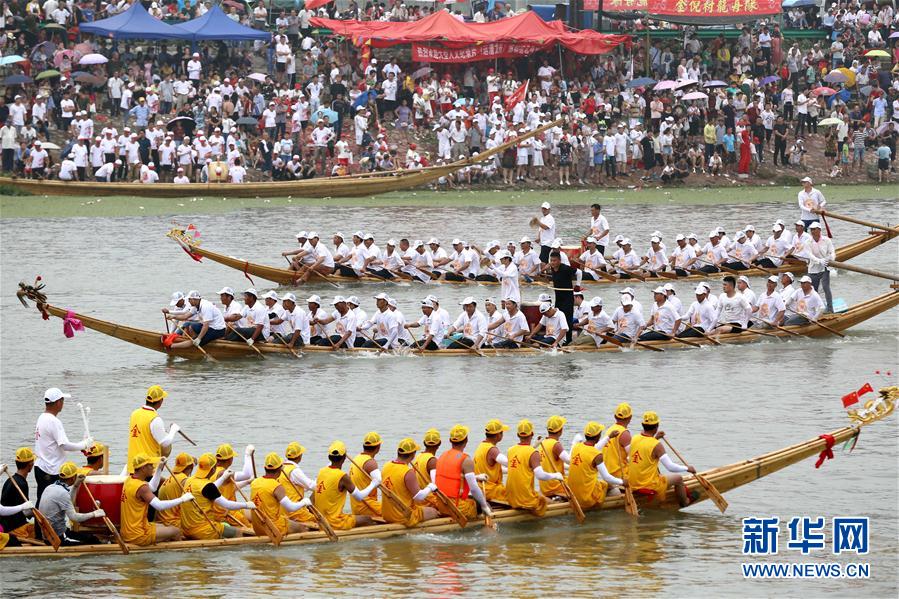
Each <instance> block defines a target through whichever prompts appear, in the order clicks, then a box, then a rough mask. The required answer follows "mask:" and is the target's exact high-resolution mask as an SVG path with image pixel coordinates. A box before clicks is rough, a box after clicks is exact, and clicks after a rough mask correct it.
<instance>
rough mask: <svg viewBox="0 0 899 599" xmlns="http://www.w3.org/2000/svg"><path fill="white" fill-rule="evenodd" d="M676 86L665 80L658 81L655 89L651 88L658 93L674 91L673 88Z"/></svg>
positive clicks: (672, 82)
mask: <svg viewBox="0 0 899 599" xmlns="http://www.w3.org/2000/svg"><path fill="white" fill-rule="evenodd" d="M675 85H677V83H675V82H674V81H671V80H670V79H666V80H665V81H659V82H658V83H656V84H655V87H653V88H652V91H656V92H660V91H664V90H666V89H674V86H675Z"/></svg>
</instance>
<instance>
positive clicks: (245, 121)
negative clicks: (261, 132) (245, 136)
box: [237, 116, 259, 125]
mask: <svg viewBox="0 0 899 599" xmlns="http://www.w3.org/2000/svg"><path fill="white" fill-rule="evenodd" d="M237 124H238V125H258V124H259V121H257V120H256V119H254V118H253V117H251V116H242V117H240V118H239V119H237Z"/></svg>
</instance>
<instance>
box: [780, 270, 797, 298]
mask: <svg viewBox="0 0 899 599" xmlns="http://www.w3.org/2000/svg"><path fill="white" fill-rule="evenodd" d="M795 279H796V277H795V276H794V275H793V273H791V272H785V273H781V275H780V285H781V288H780V297H782V298H783V300H784V304H785V305H786V304H788V303H789V302H790V300H791V299H792V298H793V296H794V295H795V294H796V293H797V292H798V291H799V290H798V289H797V288H796V287H793V281H794V280H795Z"/></svg>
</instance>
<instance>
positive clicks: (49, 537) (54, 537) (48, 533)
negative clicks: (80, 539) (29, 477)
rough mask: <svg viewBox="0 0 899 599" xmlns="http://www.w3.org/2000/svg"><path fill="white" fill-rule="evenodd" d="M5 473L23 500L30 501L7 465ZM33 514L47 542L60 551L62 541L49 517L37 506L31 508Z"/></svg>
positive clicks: (4, 467)
mask: <svg viewBox="0 0 899 599" xmlns="http://www.w3.org/2000/svg"><path fill="white" fill-rule="evenodd" d="M2 469H3V472H5V473H6V476H7V477H8V478H9V482H11V483H12V486H14V487H15V488H16V491H18V493H19V496H20V497H21V498H22V501H28V497H26V496H25V493H23V492H22V488H21V487H20V486H19V483H17V482H16V479H14V478H13V477H12V475H11V474H10V473H9V470H8V469H7V467H6V464H3V466H2ZM31 513H32V514H33V515H34V521H35V522H37V525H38V526H39V527H40V529H41V535H43V537H44V540H45V541H49V542H50V545H52V546H53V551H59V546H60V545H62V541H61V540H60V539H59V535H58V534H56V531H55V530H53V526H52V525H51V524H50V521H49V520H47V517H46V516H45V515H43V514H42V513H41V512H40V510H38V509H37V506H34V507H32V508H31Z"/></svg>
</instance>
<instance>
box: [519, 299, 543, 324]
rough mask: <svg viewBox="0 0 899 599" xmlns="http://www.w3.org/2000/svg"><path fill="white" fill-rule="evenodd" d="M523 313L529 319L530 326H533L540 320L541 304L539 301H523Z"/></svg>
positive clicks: (521, 307)
mask: <svg viewBox="0 0 899 599" xmlns="http://www.w3.org/2000/svg"><path fill="white" fill-rule="evenodd" d="M520 309H521V313H522V314H524V317H525V318H526V319H527V321H528V326H529V327H531V328H533V327H534V325H535V324H537V323H538V322H540V304H539V303H537V302H521V306H520Z"/></svg>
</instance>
